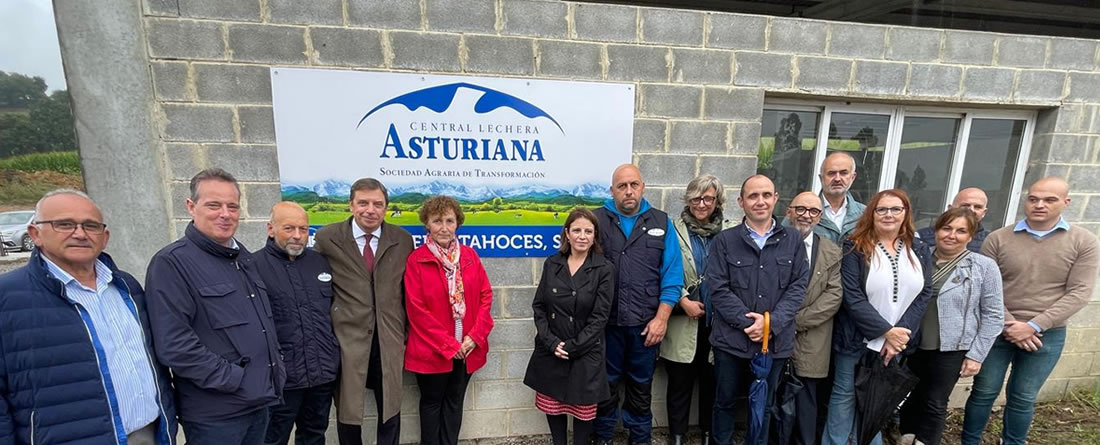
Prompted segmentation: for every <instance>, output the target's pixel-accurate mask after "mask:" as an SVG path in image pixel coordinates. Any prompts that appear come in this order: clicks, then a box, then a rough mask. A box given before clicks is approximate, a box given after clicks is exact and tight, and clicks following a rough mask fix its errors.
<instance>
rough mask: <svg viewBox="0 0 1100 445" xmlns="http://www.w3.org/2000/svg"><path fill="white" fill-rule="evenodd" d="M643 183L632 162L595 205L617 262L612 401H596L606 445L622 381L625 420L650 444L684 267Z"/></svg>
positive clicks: (610, 349) (607, 249)
mask: <svg viewBox="0 0 1100 445" xmlns="http://www.w3.org/2000/svg"><path fill="white" fill-rule="evenodd" d="M644 193H645V182H643V181H642V173H641V171H639V170H638V167H635V166H634V165H631V164H624V165H621V166H619V167H618V168H616V169H615V172H614V174H612V176H611V196H612V198H613V199H611V200H608V201H607V202H605V203H604V206H603V207H602V208H600V209H597V210H596V212H595V213H596V217H597V218H598V219H599V231H600V236H599V238H600V245H601V247H603V253H604V255H605V256H607V258H608V259H609V260H611V262H612V263H614V264H615V270H616V286H615V298H614V299H613V300H612V302H611V314H610V316H609V317H608V320H607V329H606V332H605V340H606V342H605V343H606V348H607V350H606V354H607V380H608V383H609V384H610V385H611V388H612V391H611V398H610V399H609V400H606V401H604V402H602V403H600V405H599V407H598V409H597V417H596V436H597V438H598V440H599V443H600V444H610V443H611V438H612V436H613V435H614V432H615V424H616V423H618V421H619V398H618V384H619V382H620V380H622V381H624V383H625V386H626V397H625V398H626V400H625V402H624V403H623V411H624V413H623V415H622V418H623V425H624V426H626V428H627V429H628V430H630V442H631V443H634V444H645V443H649V441H650V438H651V436H652V433H653V411H652V410H651V409H650V404H651V402H652V389H653V371H654V370H655V368H656V366H657V352H658V347H659V345H660V343H661V340H663V339H664V336H665V329H666V328H667V324H668V317H669V315H671V314H672V307H673V306H674V305H676V303H677V302H678V301H679V299H680V296H681V295H680V292H681V288H682V287H683V285H684V266H683V263H682V261H683V260H682V259H681V255H680V245H679V241H677V239H676V235H675V233H676V229H675V228H674V227H673V225H672V220H671V219H669V217H668V215H667V214H666V213H665V212H662V211H660V210H657V209H655V208H653V207H651V206H650V205H649V202H648V201H646V200H645V199H644V198H642V195H643V194H644Z"/></svg>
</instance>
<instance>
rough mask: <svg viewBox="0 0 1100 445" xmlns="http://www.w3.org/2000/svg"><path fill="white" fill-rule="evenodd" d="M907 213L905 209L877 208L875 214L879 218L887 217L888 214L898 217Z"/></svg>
mask: <svg viewBox="0 0 1100 445" xmlns="http://www.w3.org/2000/svg"><path fill="white" fill-rule="evenodd" d="M902 212H905V207H876V208H875V214H876V215H878V216H886V214H887V213H889V214H891V215H894V216H898V215H900V214H902Z"/></svg>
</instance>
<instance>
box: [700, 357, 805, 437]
mask: <svg viewBox="0 0 1100 445" xmlns="http://www.w3.org/2000/svg"><path fill="white" fill-rule="evenodd" d="M751 362H752V360H751V359H747V358H741V357H738V356H735V355H733V354H730V353H727V352H723V351H719V350H717V349H714V378H715V381H716V382H717V388H716V390H715V396H714V420H713V421H712V422H711V423H712V429H713V435H712V436H711V437H712V438H713V439H714V443H715V444H717V445H731V444H732V443H733V422H734V420H733V419H734V415H735V414H736V409H737V404H736V402H737V397H739V396H742V395H744V396H748V394H749V385H751V384H752V381H753V380H754V378H753V374H752V368H751V366H750V363H751ZM786 363H787V359H785V358H778V359H775V360H774V361H772V369H771V372H769V373H768V396H767V402H765V404H764V412H765V413H771V412H772V405H773V403H774V402H775V389H776V387H777V386H778V384H779V376H780V375H782V374H783V365H785V364H786ZM750 409H751V408H750ZM749 416H750V418H751V414H750V415H749ZM771 418H772V416H771V415H770V414H769V415H767V416H765V417H764V427H763V428H764V429H763V431H762V434H761V435H760V437H759V440H758V441H757V442H756V444H767V443H768V430H769V426H770V423H771ZM745 444H746V445H755V444H750V443H749V441H748V438H746V439H745Z"/></svg>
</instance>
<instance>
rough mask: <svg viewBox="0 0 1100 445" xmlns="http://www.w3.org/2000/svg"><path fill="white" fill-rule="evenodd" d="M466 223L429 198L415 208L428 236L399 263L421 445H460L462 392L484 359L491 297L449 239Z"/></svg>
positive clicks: (477, 270)
mask: <svg viewBox="0 0 1100 445" xmlns="http://www.w3.org/2000/svg"><path fill="white" fill-rule="evenodd" d="M464 220H465V217H464V216H463V214H462V208H461V207H459V205H458V201H455V199H454V198H450V197H447V196H433V197H431V198H429V199H428V200H427V201H425V202H424V205H423V206H422V207H421V208H420V222H422V223H424V227H425V228H427V230H428V236H427V238H426V239H425V242H424V244H423V245H421V246H420V247H418V248H417V249H416V250H414V251H413V252H412V253H411V254H410V255H409V259H408V260H407V261H406V263H405V300H406V304H405V310H406V311H407V312H408V316H409V343H408V345H407V346H406V347H405V369H406V370H408V371H410V372H413V373H415V374H416V383H417V385H418V386H419V387H420V443H422V444H429V445H435V444H439V445H454V444H457V443H458V431H459V429H460V428H461V427H462V403H463V400H464V399H465V397H466V385H467V384H468V383H469V382H470V375H471V374H473V373H474V371H477V370H478V369H479V368H481V367H482V366H484V365H485V356H486V353H487V352H488V351H489V331H491V330H492V329H493V318H492V316H491V315H489V310H490V308H491V307H492V303H493V290H492V288H491V287H490V285H489V277H488V276H487V275H486V274H485V268H484V267H482V265H481V260H480V259H479V258H478V256H477V253H475V252H474V250H473V249H471V248H469V247H466V246H463V245H461V244H459V242H458V239H457V238H456V236H455V231H456V230H457V229H458V228H459V227H460V226H461V225H462V222H463V221H464Z"/></svg>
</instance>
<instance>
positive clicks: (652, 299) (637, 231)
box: [595, 207, 670, 326]
mask: <svg viewBox="0 0 1100 445" xmlns="http://www.w3.org/2000/svg"><path fill="white" fill-rule="evenodd" d="M595 213H596V217H597V218H598V219H599V220H600V247H602V248H603V254H604V256H605V257H607V259H608V260H610V261H611V262H612V263H613V264H614V265H615V271H616V274H617V278H616V283H615V284H616V286H615V298H614V299H613V300H612V301H611V314H610V316H609V317H608V320H607V323H608V324H610V325H612V326H642V325H644V324H646V323H649V321H650V320H652V319H653V317H656V316H657V306H659V305H660V303H661V300H660V298H661V259H662V256H663V255H664V252H665V236H669V235H670V234H668V233H665V232H667V231H668V226H669V225H668V214H666V213H665V212H662V211H660V210H657V209H655V208H650V209H649V210H646V211H645V212H644V213H642V214H641V215H638V218H637V219H636V220H634V228H633V229H632V231H631V232H630V239H627V238H626V235H624V234H623V231H622V229H620V228H619V215H617V214H615V213H614V212H611V211H609V210H607V209H606V208H603V207H601V208H599V209H597V210H596V212H595Z"/></svg>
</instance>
